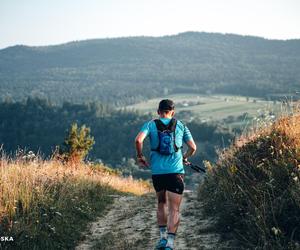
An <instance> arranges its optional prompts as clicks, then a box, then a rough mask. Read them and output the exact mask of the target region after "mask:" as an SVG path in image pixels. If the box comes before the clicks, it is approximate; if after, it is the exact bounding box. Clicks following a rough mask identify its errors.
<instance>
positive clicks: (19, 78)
mask: <svg viewBox="0 0 300 250" xmlns="http://www.w3.org/2000/svg"><path fill="white" fill-rule="evenodd" d="M299 68H300V40H287V41H281V40H266V39H263V38H258V37H249V36H239V35H231V34H227V35H223V34H216V33H198V32H186V33H181V34H178V35H174V36H164V37H157V38H155V37H128V38H114V39H95V40H86V41H78V42H70V43H66V44H62V45H56V46H42V47H28V46H13V47H9V48H6V49H2V50H0V95H1V96H0V98H7V97H8V98H13V99H22V98H24V97H25V96H28V95H31V96H39V97H50V98H51V100H52V101H55V102H62V101H63V100H68V101H70V102H83V101H86V100H89V101H92V100H101V101H102V102H109V103H114V104H117V105H123V104H125V103H132V102H136V101H139V100H142V99H145V98H149V97H153V96H158V95H161V94H162V93H176V92H194V93H195V92H199V93H209V92H212V93H224V92H225V93H232V94H245V95H253V96H265V95H268V94H272V93H276V94H278V93H284V94H286V93H291V92H295V91H297V90H299V86H300V71H299Z"/></svg>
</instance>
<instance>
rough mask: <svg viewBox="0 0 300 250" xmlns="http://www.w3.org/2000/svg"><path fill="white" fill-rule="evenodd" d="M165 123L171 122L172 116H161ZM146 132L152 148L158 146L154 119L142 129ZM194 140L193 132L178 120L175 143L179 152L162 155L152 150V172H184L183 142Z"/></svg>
mask: <svg viewBox="0 0 300 250" xmlns="http://www.w3.org/2000/svg"><path fill="white" fill-rule="evenodd" d="M160 120H161V121H162V122H163V123H164V124H165V125H167V124H169V122H170V121H171V119H170V118H160ZM140 132H143V133H145V134H146V137H147V136H149V138H150V145H151V149H154V148H157V147H158V144H159V139H158V133H157V128H156V124H155V122H154V120H151V121H149V122H146V123H145V124H144V125H143V127H142V129H141V131H140ZM190 140H193V137H192V135H191V132H190V131H189V129H188V128H187V126H185V125H184V124H183V123H182V122H181V121H179V120H177V125H176V128H175V143H176V146H177V147H178V148H179V149H178V151H177V152H175V153H174V154H171V155H162V154H160V153H159V152H157V151H151V153H150V166H151V170H152V174H153V175H154V174H170V173H182V174H183V173H184V167H183V162H182V151H181V147H182V144H183V142H185V143H186V142H187V141H190Z"/></svg>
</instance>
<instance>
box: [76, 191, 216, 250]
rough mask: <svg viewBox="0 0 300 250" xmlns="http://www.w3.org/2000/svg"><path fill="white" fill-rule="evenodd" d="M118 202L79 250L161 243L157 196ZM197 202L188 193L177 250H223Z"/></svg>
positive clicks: (123, 198)
mask: <svg viewBox="0 0 300 250" xmlns="http://www.w3.org/2000/svg"><path fill="white" fill-rule="evenodd" d="M114 198H115V202H114V204H113V206H112V207H110V208H109V210H108V212H107V213H106V214H105V215H104V216H103V217H100V218H98V220H97V221H95V222H93V223H91V225H90V228H89V232H87V233H85V234H84V237H83V240H82V241H81V242H80V243H79V245H78V246H77V247H76V250H83V249H101V250H108V249H109V250H112V249H117V250H125V249H126V250H131V249H132V250H134V249H154V246H155V244H156V242H157V240H158V229H157V225H156V202H155V196H154V194H151V195H146V196H143V197H136V196H115V197H114ZM194 200H195V195H194V194H193V193H192V192H185V193H184V198H183V202H182V205H181V222H180V226H179V229H178V232H177V236H176V239H175V249H176V250H198V249H220V246H218V243H217V242H218V239H219V236H218V235H216V234H214V233H212V232H211V231H212V230H211V225H212V222H211V221H210V220H209V219H207V218H201V217H203V216H202V214H201V210H202V209H201V204H200V205H199V206H198V207H195V202H194ZM198 204H199V203H198ZM196 216H197V219H196Z"/></svg>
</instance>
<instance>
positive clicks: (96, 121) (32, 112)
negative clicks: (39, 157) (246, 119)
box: [0, 98, 234, 166]
mask: <svg viewBox="0 0 300 250" xmlns="http://www.w3.org/2000/svg"><path fill="white" fill-rule="evenodd" d="M179 117H180V113H179ZM151 118H152V117H150V115H149V114H139V113H137V112H136V113H135V112H132V111H130V112H129V111H126V110H125V111H124V110H123V111H120V110H116V109H114V108H112V107H109V106H107V105H104V104H101V103H96V102H93V103H86V104H71V103H66V102H65V103H64V104H63V105H59V106H58V105H54V104H52V103H51V102H49V101H47V100H45V99H38V98H35V99H33V98H27V99H26V100H24V101H22V102H2V103H0V144H3V148H4V150H5V151H6V152H8V153H14V152H15V151H16V150H17V149H18V148H21V149H24V148H26V149H27V151H28V150H33V151H34V152H37V151H40V152H41V153H42V154H44V156H45V157H47V156H49V155H51V154H52V153H53V151H54V150H55V147H56V146H57V145H62V143H63V142H64V138H65V137H66V135H67V130H68V129H69V128H70V126H71V124H72V123H74V122H76V123H77V124H78V125H79V126H80V125H83V124H85V125H86V126H88V127H90V128H91V135H92V136H93V137H94V139H95V145H94V147H93V149H92V151H91V152H90V154H89V158H90V159H91V160H97V159H101V160H102V161H103V162H104V163H106V164H111V165H113V166H116V165H119V166H124V165H125V166H126V165H127V164H130V161H129V162H128V160H129V159H130V158H134V157H135V150H134V138H135V136H136V134H137V133H138V131H139V130H140V128H141V126H142V125H143V123H144V122H146V121H147V120H149V119H151ZM187 126H188V127H189V128H190V130H191V131H192V133H193V136H194V139H195V140H196V142H197V143H198V144H199V148H200V149H201V150H200V149H199V151H198V152H199V153H198V154H197V156H196V157H195V161H197V162H201V161H202V160H204V159H205V160H212V161H213V160H214V159H215V157H216V152H215V149H216V147H223V146H226V145H228V143H229V141H230V139H232V138H233V136H234V135H233V134H232V133H230V132H229V131H228V130H226V129H224V128H222V126H221V125H217V124H201V123H198V122H192V123H187ZM146 150H149V148H147V147H146Z"/></svg>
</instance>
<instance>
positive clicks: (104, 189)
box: [0, 155, 152, 249]
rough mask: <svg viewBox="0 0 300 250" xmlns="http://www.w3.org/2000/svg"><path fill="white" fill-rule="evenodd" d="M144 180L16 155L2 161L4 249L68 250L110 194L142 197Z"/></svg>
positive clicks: (1, 230) (0, 229)
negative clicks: (7, 238) (10, 238)
mask: <svg viewBox="0 0 300 250" xmlns="http://www.w3.org/2000/svg"><path fill="white" fill-rule="evenodd" d="M150 191H152V190H151V188H150V185H149V183H148V182H145V181H141V180H134V179H132V178H131V177H127V178H124V177H122V176H120V175H119V174H118V173H117V172H116V171H113V170H111V169H109V168H107V167H105V166H102V165H93V164H83V163H78V164H63V163H62V162H60V161H57V160H54V159H52V160H47V161H44V160H42V159H40V158H39V157H29V159H28V157H26V155H25V157H24V155H23V156H20V157H17V159H14V160H12V159H8V158H6V157H5V156H2V157H1V160H0V221H1V223H0V235H10V236H13V237H14V242H12V243H5V244H6V245H4V246H3V244H4V243H0V248H1V249H2V248H3V249H11V248H14V249H20V248H22V249H71V248H74V246H75V245H76V241H78V240H79V236H80V234H81V232H82V231H83V230H85V229H86V228H85V227H86V225H87V223H88V222H90V221H92V220H94V219H95V218H96V217H97V216H99V215H101V213H102V212H103V211H104V209H105V208H106V207H107V205H109V204H111V203H112V201H113V198H112V196H111V194H115V193H120V192H123V193H126V194H127V193H131V194H134V195H142V194H145V193H148V192H150Z"/></svg>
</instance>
